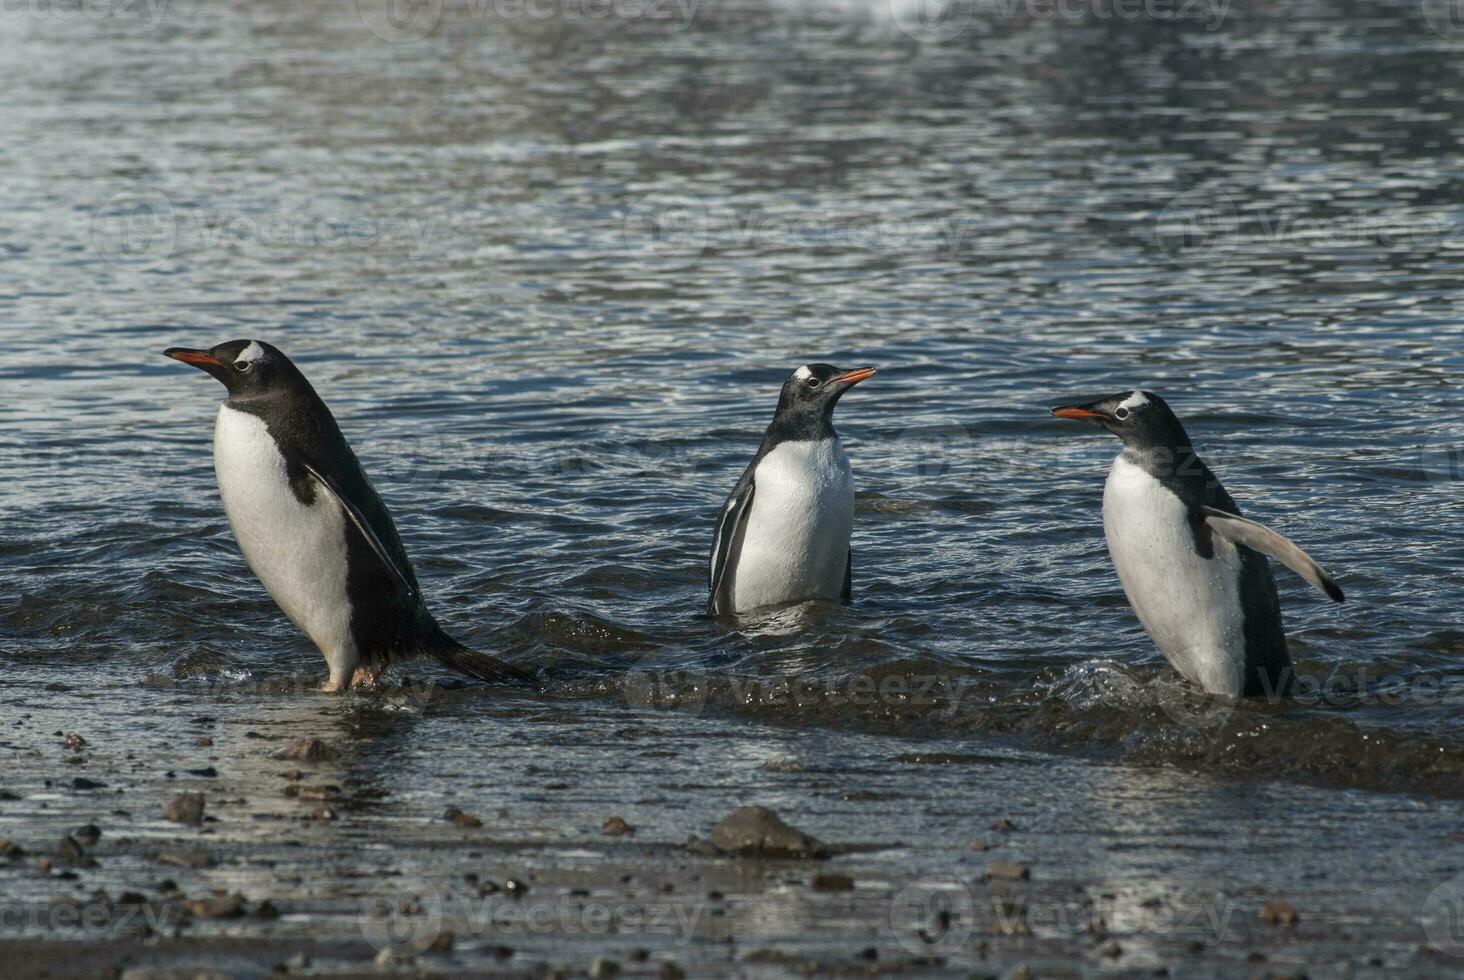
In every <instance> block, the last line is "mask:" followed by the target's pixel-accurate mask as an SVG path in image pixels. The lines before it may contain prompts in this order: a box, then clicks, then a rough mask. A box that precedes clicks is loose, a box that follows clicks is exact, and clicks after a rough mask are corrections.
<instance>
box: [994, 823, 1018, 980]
mask: <svg viewBox="0 0 1464 980" xmlns="http://www.w3.org/2000/svg"><path fill="white" fill-rule="evenodd" d="M991 829H992V830H994V831H996V832H997V833H1000V834H1010V833H1012V832H1013V831H1015V830H1016V829H1017V825H1016V824H1014V823H1012V822H1011V821H1010V820H1008V819H1007V818H1006V817H1002V818H1001V819H1000V820H998V821H997V822H996V823H994V824H992V825H991ZM1018 969H1020V967H1019V968H1018Z"/></svg>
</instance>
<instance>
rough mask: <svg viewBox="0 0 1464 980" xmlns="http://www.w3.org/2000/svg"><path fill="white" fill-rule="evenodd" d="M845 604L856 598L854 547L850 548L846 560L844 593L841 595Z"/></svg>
mask: <svg viewBox="0 0 1464 980" xmlns="http://www.w3.org/2000/svg"><path fill="white" fill-rule="evenodd" d="M840 598H842V599H843V600H844V605H846V606H847V605H849V604H850V602H852V601H853V599H854V549H853V548H850V549H849V557H848V559H846V560H845V562H844V594H843V595H842V596H841V597H840Z"/></svg>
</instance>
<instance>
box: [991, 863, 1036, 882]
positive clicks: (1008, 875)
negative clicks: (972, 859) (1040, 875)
mask: <svg viewBox="0 0 1464 980" xmlns="http://www.w3.org/2000/svg"><path fill="white" fill-rule="evenodd" d="M982 877H983V878H985V879H986V880H988V881H1026V880H1027V879H1028V878H1030V877H1032V872H1031V870H1030V869H1029V868H1028V867H1027V866H1026V865H1025V864H1017V863H1016V862H1015V861H993V862H991V863H990V864H988V865H987V866H986V873H985V874H983V875H982Z"/></svg>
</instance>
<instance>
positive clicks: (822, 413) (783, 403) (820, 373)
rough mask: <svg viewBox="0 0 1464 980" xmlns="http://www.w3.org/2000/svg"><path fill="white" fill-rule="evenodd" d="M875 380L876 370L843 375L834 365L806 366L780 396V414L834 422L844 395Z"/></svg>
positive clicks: (785, 384)
mask: <svg viewBox="0 0 1464 980" xmlns="http://www.w3.org/2000/svg"><path fill="white" fill-rule="evenodd" d="M873 376H874V368H872V367H862V368H855V369H854V370H852V371H841V370H840V369H839V368H836V367H834V366H833V365H832V364H805V365H803V367H801V368H799V369H798V370H797V371H794V372H793V373H792V374H791V375H789V377H788V380H787V381H784V382H783V391H782V393H781V394H779V395H778V414H779V415H781V416H785V417H791V416H795V415H811V416H815V417H822V418H825V419H827V418H832V417H833V414H834V406H835V405H837V404H838V403H839V399H840V398H842V397H843V395H844V392H846V391H848V390H849V389H850V388H852V387H854V386H855V385H857V384H858V383H859V382H861V381H863V380H864V379H865V378H871V377H873Z"/></svg>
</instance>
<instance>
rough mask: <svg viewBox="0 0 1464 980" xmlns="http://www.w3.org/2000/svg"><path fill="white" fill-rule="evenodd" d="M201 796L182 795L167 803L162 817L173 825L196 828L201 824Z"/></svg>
mask: <svg viewBox="0 0 1464 980" xmlns="http://www.w3.org/2000/svg"><path fill="white" fill-rule="evenodd" d="M203 810H204V802H203V794H202V793H184V794H183V795H182V796H179V797H177V798H176V799H174V800H173V802H171V803H169V804H168V805H167V807H166V808H164V810H163V816H164V817H166V818H167V819H169V820H171V821H173V823H185V824H192V825H193V826H197V825H198V824H201V823H203Z"/></svg>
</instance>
